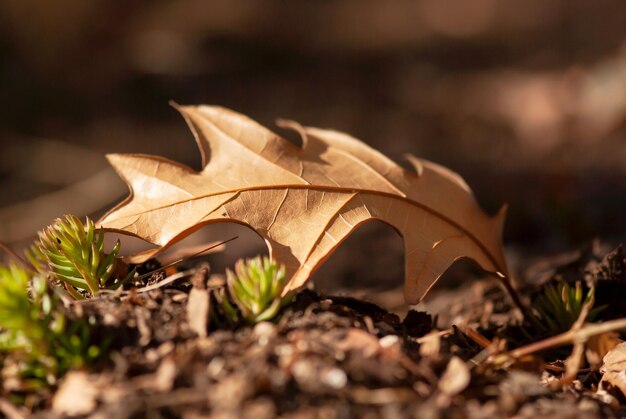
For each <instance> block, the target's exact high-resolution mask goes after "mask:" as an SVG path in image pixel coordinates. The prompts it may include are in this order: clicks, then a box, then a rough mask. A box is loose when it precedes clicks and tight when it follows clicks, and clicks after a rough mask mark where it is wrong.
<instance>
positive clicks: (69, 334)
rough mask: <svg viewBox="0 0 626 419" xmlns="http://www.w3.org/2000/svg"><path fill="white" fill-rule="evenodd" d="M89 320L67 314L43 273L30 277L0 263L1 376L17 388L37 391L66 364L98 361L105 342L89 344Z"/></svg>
mask: <svg viewBox="0 0 626 419" xmlns="http://www.w3.org/2000/svg"><path fill="white" fill-rule="evenodd" d="M89 321H90V320H87V319H85V318H82V317H80V318H75V319H74V318H68V317H67V316H66V314H65V312H64V308H63V305H62V304H60V297H59V296H58V295H57V294H56V293H55V292H54V290H53V289H52V288H51V287H50V286H49V283H48V281H47V280H46V279H45V277H43V276H41V275H36V276H34V277H33V278H32V279H31V277H30V275H29V273H28V272H27V271H26V270H25V269H23V268H21V267H19V266H17V265H10V266H8V267H6V266H0V352H2V353H5V358H6V359H5V368H4V372H3V379H5V380H7V379H10V378H14V379H16V380H17V381H19V383H20V389H21V390H36V389H40V388H44V387H47V386H48V385H52V384H54V383H55V382H56V380H57V379H58V378H59V377H60V376H62V375H63V374H64V373H65V372H66V371H68V370H69V369H70V368H82V367H84V366H86V365H88V364H90V363H92V362H93V361H95V360H96V359H98V358H99V357H100V356H101V355H102V346H103V345H105V344H106V343H105V342H101V344H94V343H93V341H94V339H93V336H92V334H91V327H90V323H89ZM91 321H93V319H92V320H91ZM7 361H12V362H9V363H7ZM7 365H11V366H12V368H7V367H6V366H7ZM7 375H8V376H7Z"/></svg>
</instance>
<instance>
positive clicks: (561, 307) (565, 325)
mask: <svg viewBox="0 0 626 419" xmlns="http://www.w3.org/2000/svg"><path fill="white" fill-rule="evenodd" d="M593 303H594V288H590V289H589V290H588V291H586V292H585V291H584V290H583V286H582V284H581V283H580V281H577V282H576V284H575V285H574V286H571V285H569V284H568V283H566V282H560V283H558V284H557V285H556V286H555V285H553V284H547V285H546V286H545V287H544V288H543V290H542V292H541V293H540V294H539V296H538V297H537V298H536V299H535V301H534V303H533V308H534V310H535V313H536V319H535V321H534V323H535V327H536V328H537V329H539V331H541V332H549V333H550V334H558V333H562V332H565V331H566V330H568V329H569V328H570V327H572V325H573V324H574V322H576V320H577V319H578V317H579V316H580V314H581V311H582V309H583V307H584V306H585V305H586V304H590V305H591V306H593ZM603 308H604V307H595V308H593V309H592V310H590V311H589V314H588V315H587V318H586V321H593V319H594V318H595V317H596V316H597V315H598V313H599V312H600V311H602V309H603Z"/></svg>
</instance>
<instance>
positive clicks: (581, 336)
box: [510, 318, 626, 358]
mask: <svg viewBox="0 0 626 419" xmlns="http://www.w3.org/2000/svg"><path fill="white" fill-rule="evenodd" d="M622 329H626V318H622V319H617V320H611V321H608V322H604V323H598V324H593V323H592V324H588V325H586V326H584V327H583V328H582V329H580V330H568V331H567V332H565V333H561V334H560V335H556V336H552V337H549V338H547V339H544V340H540V341H539V342H534V343H531V344H529V345H526V346H522V347H521V348H517V349H514V350H512V351H511V352H510V355H511V357H513V358H521V357H523V356H526V355H531V354H534V353H537V352H541V351H544V350H546V349H550V348H556V347H559V346H563V345H569V344H572V343H577V342H586V341H587V340H588V339H589V338H591V337H593V336H596V335H600V334H602V333H606V332H614V331H616V330H622Z"/></svg>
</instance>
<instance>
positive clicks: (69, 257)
mask: <svg viewBox="0 0 626 419" xmlns="http://www.w3.org/2000/svg"><path fill="white" fill-rule="evenodd" d="M119 251H120V242H119V241H117V242H116V243H115V245H114V246H113V248H112V249H111V251H110V252H109V253H106V252H105V250H104V232H103V231H102V230H99V229H96V228H95V225H94V223H93V221H92V220H90V219H89V218H88V217H87V218H86V220H85V224H84V225H83V223H82V222H81V221H80V219H79V218H78V217H76V216H74V215H66V216H65V217H64V218H59V219H57V220H55V222H54V223H53V224H52V225H50V226H48V227H46V228H44V229H43V230H41V231H40V232H39V238H38V239H37V240H36V241H35V243H34V244H33V245H32V246H31V248H30V249H29V250H28V251H27V252H26V257H27V259H28V260H29V262H30V263H31V264H32V265H33V267H34V268H35V270H36V271H37V272H38V273H40V274H43V275H50V277H51V278H52V279H56V280H58V281H60V282H61V283H63V284H64V286H65V288H66V289H67V290H68V291H69V292H70V293H71V294H72V296H74V297H75V298H83V297H84V292H85V291H87V292H89V293H91V294H92V295H95V294H97V293H98V291H100V290H101V289H103V288H108V289H111V288H116V287H117V286H119V285H120V284H121V283H122V282H123V281H124V280H125V279H127V278H128V277H129V276H132V275H133V274H134V272H131V273H130V274H124V273H123V274H121V275H120V272H119V271H120V269H119V268H120V267H123V268H125V265H124V264H123V263H122V262H121V260H120V259H119V258H118V253H119ZM123 270H124V269H122V271H123ZM126 270H127V269H126Z"/></svg>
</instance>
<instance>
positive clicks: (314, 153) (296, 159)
mask: <svg viewBox="0 0 626 419" xmlns="http://www.w3.org/2000/svg"><path fill="white" fill-rule="evenodd" d="M177 108H178V110H179V111H180V112H181V113H182V115H183V116H184V118H185V119H186V121H187V123H188V124H189V126H190V128H191V130H192V131H193V133H194V136H195V139H196V142H197V143H198V146H199V148H200V152H201V154H202V167H203V169H202V170H201V171H200V172H196V171H194V170H193V169H191V168H189V167H187V166H184V165H181V164H179V163H175V162H172V161H170V160H167V159H164V158H161V157H153V156H146V155H119V154H113V155H109V156H108V159H109V161H110V162H111V164H112V165H113V166H114V168H115V169H116V170H117V172H118V173H119V175H120V176H121V177H122V178H123V179H124V180H125V181H126V182H127V183H128V185H129V187H130V190H131V195H130V196H129V197H128V198H127V199H126V200H125V201H123V202H122V203H120V204H119V205H118V206H116V207H115V208H113V209H112V210H111V211H109V212H108V213H107V214H106V215H105V216H104V217H103V218H102V219H101V220H100V221H99V225H100V226H102V227H104V228H106V229H110V230H115V231H119V232H123V233H127V234H131V235H134V236H137V237H140V238H142V239H144V240H146V241H148V242H150V243H153V244H156V245H159V246H161V247H160V248H158V249H153V250H151V251H149V252H145V253H143V254H141V255H138V257H137V258H135V260H140V259H147V258H148V257H151V256H153V255H155V254H156V253H158V252H160V251H162V250H163V249H165V248H167V247H168V246H170V245H171V244H173V243H174V242H176V241H178V240H180V239H182V238H184V237H185V236H187V235H189V234H191V233H192V232H194V231H196V230H197V229H199V228H201V227H202V226H204V225H206V224H211V223H216V222H224V221H229V222H235V223H240V224H244V225H247V226H249V227H251V228H252V229H254V231H256V232H257V233H258V234H259V235H260V236H261V237H263V239H265V242H266V244H267V246H268V248H269V251H270V256H271V257H272V258H274V259H275V260H276V261H277V262H278V263H281V264H284V265H285V267H286V270H287V275H288V278H290V280H289V283H288V285H287V287H286V289H285V292H288V291H290V290H292V289H295V288H298V287H300V286H302V285H303V284H304V283H305V282H306V280H307V279H308V278H309V276H310V275H311V273H312V272H313V271H315V270H316V269H317V268H318V267H319V266H320V264H322V263H323V262H324V260H326V259H327V258H328V257H329V256H330V255H331V253H332V252H333V251H334V250H335V249H336V248H337V246H339V244H340V243H341V242H342V241H343V240H344V239H346V238H347V237H348V235H349V234H350V233H351V232H352V231H353V230H355V229H356V228H357V227H359V226H360V225H361V224H363V223H364V222H366V221H369V220H380V221H383V222H385V223H387V224H389V225H391V226H393V227H394V228H395V229H396V230H397V231H398V232H399V233H400V234H401V235H402V236H403V237H404V247H405V252H406V257H405V260H406V268H405V273H406V281H405V289H404V295H405V299H406V301H407V302H408V303H409V304H415V303H417V302H418V301H420V300H421V299H422V298H423V296H424V295H425V294H426V293H427V292H428V290H429V289H430V288H431V287H432V286H433V284H434V283H435V282H436V281H437V279H438V278H439V277H440V276H441V274H442V273H443V272H444V271H445V270H446V269H447V268H448V267H449V266H450V265H451V264H452V263H453V262H454V261H455V260H457V259H459V258H462V257H467V258H470V259H473V260H474V261H475V262H477V263H478V264H479V265H480V266H481V267H482V268H484V269H485V270H487V271H491V272H499V273H501V274H503V275H507V268H506V262H505V259H504V255H503V251H502V244H501V231H502V224H503V221H504V216H505V211H504V208H503V210H501V211H500V212H499V213H498V215H497V216H495V217H489V216H488V215H486V214H485V213H484V212H483V211H482V210H481V209H480V207H479V206H478V204H477V203H476V201H475V199H474V196H473V194H472V192H471V190H470V189H469V187H468V186H467V184H466V183H465V182H464V181H463V179H462V178H461V177H460V176H459V175H457V174H456V173H454V172H452V171H450V170H448V169H446V168H444V167H442V166H439V165H437V164H434V163H431V162H428V161H425V160H421V159H417V158H415V157H413V156H408V157H407V159H408V161H409V162H410V164H411V165H412V166H413V168H414V169H415V172H411V171H408V170H405V169H403V168H402V167H400V166H399V165H397V164H396V163H394V162H393V161H392V160H390V159H388V158H387V157H385V156H384V155H383V154H381V153H379V152H378V151H376V150H373V149H372V148H370V147H368V146H367V145H366V144H364V143H362V142H361V141H359V140H357V139H355V138H353V137H350V136H348V135H346V134H343V133H340V132H336V131H330V130H323V129H317V128H308V127H302V126H300V125H298V124H297V123H294V122H285V121H283V122H282V126H285V127H289V128H292V129H295V130H296V131H297V132H298V133H299V134H300V135H301V137H302V143H303V146H302V147H298V146H295V145H294V144H292V143H290V142H289V141H287V140H285V139H284V138H281V137H280V136H278V135H277V134H274V133H273V132H271V131H270V130H268V129H267V128H265V127H263V126H261V125H259V124H257V123H256V122H255V121H253V120H251V119H249V118H247V117H245V116H244V115H241V114H238V113H236V112H233V111H231V110H228V109H224V108H220V107H214V106H180V107H177Z"/></svg>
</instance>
